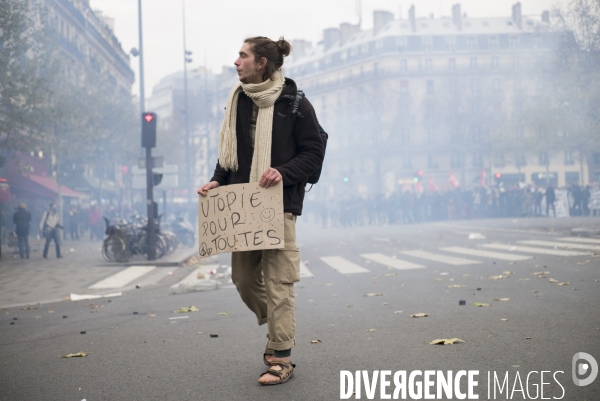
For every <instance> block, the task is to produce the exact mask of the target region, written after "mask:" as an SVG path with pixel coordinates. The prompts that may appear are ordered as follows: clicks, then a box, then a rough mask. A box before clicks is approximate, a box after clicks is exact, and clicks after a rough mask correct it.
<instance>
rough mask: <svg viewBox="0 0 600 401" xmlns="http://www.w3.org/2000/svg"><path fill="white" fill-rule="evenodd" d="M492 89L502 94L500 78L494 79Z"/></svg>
mask: <svg viewBox="0 0 600 401" xmlns="http://www.w3.org/2000/svg"><path fill="white" fill-rule="evenodd" d="M492 89H493V91H494V92H496V93H498V92H500V78H494V79H493V81H492Z"/></svg>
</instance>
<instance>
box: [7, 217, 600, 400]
mask: <svg viewBox="0 0 600 401" xmlns="http://www.w3.org/2000/svg"><path fill="white" fill-rule="evenodd" d="M575 227H592V228H599V227H600V219H598V218H585V219H582V218H579V219H577V218H571V219H546V218H540V219H518V220H510V219H508V220H479V221H477V220H473V221H461V222H443V223H427V224H415V225H394V226H369V227H349V228H327V229H321V228H320V227H317V226H314V225H311V224H308V223H306V222H302V220H300V223H299V228H298V232H299V233H298V238H299V245H300V249H301V254H302V260H303V261H304V264H305V267H306V268H307V269H305V270H303V272H304V274H305V276H306V277H305V278H303V279H302V280H301V281H300V282H299V283H297V285H296V286H295V292H296V294H297V298H296V306H297V314H296V325H297V332H296V340H297V345H296V347H295V348H294V349H293V354H292V359H293V362H294V363H295V364H296V365H297V366H296V370H295V377H294V378H293V379H292V380H291V381H289V382H288V383H286V384H283V385H279V386H270V387H262V386H259V385H258V384H257V383H256V381H257V379H258V376H259V375H260V373H261V372H263V371H264V369H265V367H264V366H263V365H262V360H261V359H262V351H263V349H264V345H265V342H266V338H265V334H266V328H265V327H264V326H263V327H258V326H257V325H256V319H255V317H254V316H253V315H251V314H250V312H249V311H248V310H247V309H246V307H245V305H244V304H243V303H242V301H241V300H240V299H239V296H238V294H237V292H236V290H235V289H234V288H232V286H231V284H230V283H227V280H226V279H222V280H221V281H222V286H221V288H220V289H217V290H213V291H204V292H196V293H187V294H179V295H169V286H171V285H173V284H175V283H177V281H178V280H180V279H181V278H182V277H183V276H184V275H185V274H187V273H189V272H192V271H193V269H194V266H188V267H186V268H181V270H177V271H175V273H176V274H175V275H174V276H171V275H166V276H165V275H160V277H162V278H161V279H160V280H158V281H157V282H156V283H153V284H152V285H149V286H143V287H142V288H140V289H132V290H126V291H124V292H123V295H122V296H119V297H113V298H101V299H95V300H84V301H76V302H73V301H61V302H53V303H47V304H40V305H33V306H32V307H31V308H29V309H27V308H25V309H24V308H23V307H10V308H6V309H2V310H0V400H11V401H12V400H18V401H22V400H60V401H64V400H77V401H81V400H83V399H85V400H87V401H96V400H119V401H121V400H123V401H128V400H136V401H137V400H267V399H269V400H270V399H285V400H298V401H299V400H337V399H340V371H342V370H348V371H350V372H355V371H357V370H364V371H367V372H368V374H369V377H372V374H373V372H374V371H381V370H390V371H391V372H392V374H393V372H396V371H406V372H407V374H410V373H411V372H414V371H416V370H421V371H425V370H441V371H444V372H446V371H449V370H451V371H453V372H455V373H456V372H457V371H460V370H466V371H469V370H478V371H479V375H478V376H477V380H478V386H477V387H476V388H475V393H476V394H479V399H498V400H504V399H510V394H508V395H507V389H506V388H505V389H504V392H503V393H502V395H501V394H500V392H499V390H498V389H496V392H497V393H498V394H497V395H496V397H493V393H492V395H491V396H490V397H489V398H488V395H487V389H488V376H487V375H488V372H491V375H492V377H493V374H494V372H495V373H496V375H497V376H498V377H500V378H501V379H500V380H501V381H502V380H503V379H504V377H505V375H506V372H508V378H509V380H508V385H509V387H510V390H511V391H512V390H513V389H515V387H516V392H513V394H512V399H532V398H534V397H533V396H534V395H535V389H536V387H535V385H538V386H539V385H540V383H541V382H544V383H548V384H545V385H544V386H543V387H544V397H545V398H548V397H549V398H553V397H554V398H555V399H564V400H598V399H600V378H598V379H596V380H595V381H594V382H593V383H592V384H590V385H588V386H585V387H579V386H576V385H575V384H574V383H573V380H572V379H571V373H572V365H571V361H572V358H573V356H574V355H575V354H576V353H577V352H586V353H588V354H590V355H592V356H594V357H595V358H596V360H600V343H599V341H598V339H599V337H600V308H599V307H598V305H599V303H600V250H598V249H600V243H594V242H593V241H591V242H585V241H583V240H582V239H581V238H577V237H571V238H575V241H577V242H569V241H567V240H566V239H565V238H570V232H571V229H572V228H575ZM475 233H478V234H481V235H482V236H484V237H485V238H482V239H468V238H469V234H475ZM472 237H473V236H472ZM475 237H479V236H475ZM585 239H587V240H589V239H592V240H594V238H591V237H590V238H585ZM595 240H598V238H596V239H595ZM520 241H544V242H542V243H540V242H537V243H536V242H534V243H522V242H520ZM552 242H558V243H559V245H560V246H557V245H550V243H552ZM563 244H564V245H563ZM503 246H505V249H500V248H502V247H503ZM453 247H459V248H466V249H467V250H466V251H465V250H464V249H462V250H461V249H456V248H453ZM523 247H525V248H523ZM596 247H597V248H596ZM448 248H452V249H453V250H452V251H451V250H449V249H448ZM532 249H533V250H534V251H535V250H536V249H537V250H539V249H541V251H539V252H541V253H534V252H533V251H532ZM481 251H487V252H496V253H498V254H499V255H497V256H502V257H504V258H509V259H510V258H512V259H515V256H517V259H520V260H506V259H500V258H499V257H498V258H496V257H489V256H490V255H489V254H488V255H487V256H485V257H483V256H481V255H482V253H481ZM460 252H462V253H460ZM465 252H471V253H473V252H475V254H470V255H467V254H465ZM569 252H570V253H582V254H578V255H574V256H566V255H567V254H568V253H569ZM551 253H555V254H551ZM519 256H520V258H519ZM322 258H323V259H322ZM456 258H458V259H456ZM211 263H214V264H216V265H218V266H222V267H221V268H220V270H219V271H224V269H225V267H226V265H227V264H228V255H221V256H220V257H219V258H217V259H213V260H212V261H211ZM416 265H419V266H421V267H416ZM394 266H395V267H394ZM55 269H60V267H55ZM121 269H125V267H121ZM159 269H169V270H170V268H159ZM352 269H355V270H361V269H362V270H361V272H357V273H349V272H350V271H353V270H352ZM161 271H162V270H161ZM544 272H549V273H545V274H544ZM107 273H108V274H113V273H114V271H112V270H111V271H110V272H107ZM534 273H538V274H534ZM540 273H542V274H540ZM68 274H69V275H71V276H72V275H75V276H77V278H75V277H73V278H72V281H73V283H77V285H78V286H79V287H81V286H82V285H85V286H91V285H93V284H94V283H95V282H97V281H98V280H100V279H103V278H104V277H100V276H98V274H94V275H90V276H89V277H88V276H87V275H86V271H85V269H81V270H79V271H77V270H76V269H71V270H69V273H68ZM310 275H313V276H312V277H308V276H310ZM490 277H492V278H490ZM550 279H552V280H550ZM565 282H568V283H569V284H564V285H558V284H561V283H565ZM4 285H6V286H10V282H8V283H4ZM19 285H22V284H21V283H20V284H19ZM38 285H39V284H38ZM73 285H75V284H73ZM79 287H78V288H79ZM63 290H64V289H62V288H61V291H63ZM74 290H75V288H74ZM117 290H120V289H117ZM47 291H49V290H47ZM367 294H382V295H375V296H366V295H367ZM47 296H48V297H51V296H52V294H50V293H49V294H47ZM60 296H62V293H61V294H58V293H57V294H56V297H55V298H60ZM506 298H508V300H504V301H496V300H495V299H506ZM49 299H50V298H49ZM461 300H464V301H465V305H459V301H461ZM474 302H479V303H486V304H489V305H490V306H483V307H476V306H474V305H473V303H474ZM192 305H193V306H196V307H197V308H198V309H199V311H198V312H189V313H173V311H174V310H176V309H178V308H181V307H189V306H192ZM400 311H401V312H400ZM417 313H425V314H428V316H427V317H421V318H411V317H409V316H410V315H412V314H417ZM65 316H66V317H65ZM171 318H178V319H171ZM503 319H504V320H503ZM11 323H13V324H11ZM81 332H85V334H81ZM210 334H218V337H216V338H215V337H211V336H210ZM440 338H446V339H451V338H459V339H461V340H463V341H464V343H460V344H454V345H430V344H429V342H431V341H432V340H434V339H440ZM312 340H320V341H321V342H320V343H316V344H313V343H311V341H312ZM80 351H83V352H86V353H88V356H85V357H81V358H61V356H64V355H67V354H69V353H77V352H80ZM532 371H536V372H537V373H533V374H530V375H529V381H528V382H527V381H526V378H527V375H528V374H529V372H532ZM541 371H549V372H551V373H546V374H545V376H544V377H541V375H540V372H541ZM556 372H563V373H556ZM517 375H518V377H519V378H520V379H521V382H522V386H523V390H524V391H523V392H521V391H520V390H519V386H518V381H517V380H516V378H517ZM581 377H585V375H584V376H581ZM388 379H389V378H388ZM420 380H422V377H421V378H420ZM515 383H517V385H515ZM460 384H461V385H460V388H461V391H466V380H463V381H461V382H460ZM380 387H381V386H380V385H378V387H377V392H376V396H375V398H374V399H380V393H379V391H380ZM393 389H394V385H393V383H392V386H391V388H389V389H388V391H387V393H388V394H391V393H392V392H393ZM538 389H539V387H538ZM526 390H529V391H530V396H527V393H526ZM492 391H493V390H492ZM352 399H355V396H353V397H352ZM360 399H368V398H367V396H366V394H365V388H364V385H363V387H362V390H361V398H360ZM407 399H415V398H414V397H413V398H410V396H407ZM440 399H446V398H440ZM450 399H457V398H454V397H451V398H450Z"/></svg>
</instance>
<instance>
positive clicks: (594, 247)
mask: <svg viewBox="0 0 600 401" xmlns="http://www.w3.org/2000/svg"><path fill="white" fill-rule="evenodd" d="M517 242H518V243H519V244H525V245H538V246H554V247H559V248H575V249H591V250H593V251H600V245H590V244H574V243H569V244H565V243H563V242H555V241H538V240H527V241H517Z"/></svg>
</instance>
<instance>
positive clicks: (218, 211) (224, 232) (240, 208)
mask: <svg viewBox="0 0 600 401" xmlns="http://www.w3.org/2000/svg"><path fill="white" fill-rule="evenodd" d="M199 198H200V199H199V202H198V232H199V233H200V246H199V252H200V257H203V258H205V257H208V256H212V255H217V254H220V253H227V252H239V251H251V250H258V249H282V248H283V246H284V240H283V239H284V237H283V222H284V220H283V219H284V215H283V184H282V183H281V182H280V183H279V184H277V185H274V186H272V187H270V188H262V187H261V186H260V185H258V183H250V184H233V185H225V186H222V187H218V188H215V189H211V190H210V191H208V194H207V195H206V196H202V195H199Z"/></svg>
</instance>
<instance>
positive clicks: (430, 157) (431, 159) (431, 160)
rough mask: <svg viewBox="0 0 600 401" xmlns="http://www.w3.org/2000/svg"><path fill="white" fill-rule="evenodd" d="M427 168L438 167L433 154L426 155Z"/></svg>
mask: <svg viewBox="0 0 600 401" xmlns="http://www.w3.org/2000/svg"><path fill="white" fill-rule="evenodd" d="M427 168H430V169H434V168H438V164H437V163H436V161H435V156H433V155H427Z"/></svg>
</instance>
